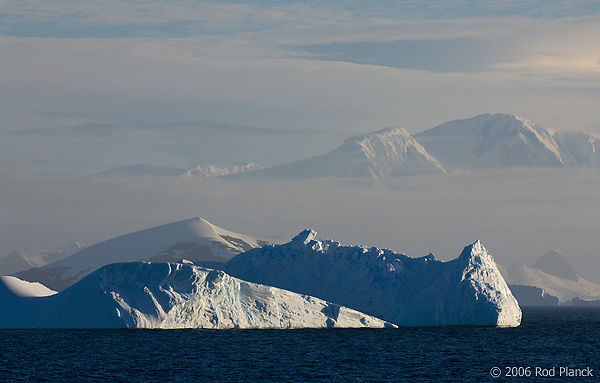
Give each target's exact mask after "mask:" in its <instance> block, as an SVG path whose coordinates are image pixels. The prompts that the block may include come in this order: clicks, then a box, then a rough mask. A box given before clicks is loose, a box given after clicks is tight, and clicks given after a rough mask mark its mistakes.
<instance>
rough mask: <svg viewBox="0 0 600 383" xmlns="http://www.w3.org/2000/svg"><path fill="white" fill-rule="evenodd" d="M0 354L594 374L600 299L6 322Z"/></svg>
mask: <svg viewBox="0 0 600 383" xmlns="http://www.w3.org/2000/svg"><path fill="white" fill-rule="evenodd" d="M0 357H1V359H0V382H144V383H146V382H496V381H497V382H509V381H510V382H513V381H514V382H521V381H522V382H540V381H569V382H581V381H592V382H595V381H600V308H564V307H563V308H539V309H533V308H529V309H524V312H523V323H522V325H521V326H520V327H518V328H492V327H468V326H464V327H429V328H400V329H321V330H310V329H302V330H222V331H218V330H141V329H132V330H2V331H0ZM567 368H570V370H568V369H567ZM552 374H554V377H552ZM575 374H576V375H579V376H569V375H575ZM590 374H591V375H592V376H588V377H584V376H581V375H590ZM492 375H499V377H494V376H492ZM544 375H546V376H544ZM561 375H562V376H561Z"/></svg>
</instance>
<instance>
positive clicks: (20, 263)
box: [0, 242, 86, 275]
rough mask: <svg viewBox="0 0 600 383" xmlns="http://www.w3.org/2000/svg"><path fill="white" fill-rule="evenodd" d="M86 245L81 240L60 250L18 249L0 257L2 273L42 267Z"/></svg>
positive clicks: (7, 273)
mask: <svg viewBox="0 0 600 383" xmlns="http://www.w3.org/2000/svg"><path fill="white" fill-rule="evenodd" d="M85 247H86V245H85V244H83V243H81V242H73V243H71V244H69V245H67V246H65V247H63V248H62V249H60V250H56V251H44V250H39V249H35V250H23V249H17V250H15V251H13V252H11V253H10V254H9V255H8V256H6V257H4V258H0V275H9V274H14V273H18V272H19V271H23V270H29V269H31V268H32V267H42V266H45V265H47V264H50V263H52V262H56V261H58V260H60V259H63V258H66V257H68V256H70V255H73V254H75V253H76V252H78V251H79V250H82V249H84V248H85Z"/></svg>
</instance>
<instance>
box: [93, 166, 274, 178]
mask: <svg viewBox="0 0 600 383" xmlns="http://www.w3.org/2000/svg"><path fill="white" fill-rule="evenodd" d="M261 169H263V167H262V166H260V165H259V164H255V163H253V162H249V163H236V164H231V165H199V166H195V167H193V168H169V167H164V166H154V165H147V164H137V165H127V166H122V167H119V168H115V169H109V170H105V171H103V172H100V173H96V174H94V175H92V177H104V178H111V177H203V178H209V177H220V176H225V175H230V174H236V173H244V172H252V171H255V170H261Z"/></svg>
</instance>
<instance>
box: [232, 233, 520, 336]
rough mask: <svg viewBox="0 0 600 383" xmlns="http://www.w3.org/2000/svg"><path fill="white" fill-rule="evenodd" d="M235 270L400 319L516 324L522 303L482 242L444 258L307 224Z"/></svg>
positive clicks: (237, 262) (246, 257)
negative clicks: (325, 236)
mask: <svg viewBox="0 0 600 383" xmlns="http://www.w3.org/2000/svg"><path fill="white" fill-rule="evenodd" d="M220 267H222V269H223V270H224V271H225V272H226V273H228V274H229V275H232V276H235V277H237V278H240V279H243V280H247V281H249V282H254V283H260V284H265V285H270V286H275V287H279V288H282V289H286V290H290V291H294V292H296V293H300V294H307V295H311V296H315V297H318V298H321V299H324V300H327V301H330V302H335V303H337V304H340V305H343V306H347V307H350V308H353V309H355V310H358V311H360V312H364V313H367V314H369V315H372V316H375V317H377V318H382V319H384V320H386V321H388V322H391V323H394V324H396V325H399V326H432V325H491V326H506V327H512V326H518V325H519V324H520V323H521V309H520V308H519V305H518V303H517V300H516V299H515V297H514V296H513V295H512V293H511V291H510V289H509V288H508V286H507V284H506V282H505V281H504V279H503V278H502V275H501V274H500V272H499V271H498V268H497V267H496V264H495V262H494V260H493V258H492V256H491V255H490V253H488V251H487V250H486V249H485V248H484V247H483V245H482V244H481V243H480V242H479V241H477V242H475V243H473V244H471V245H469V246H466V247H465V248H464V250H463V252H462V253H461V254H460V256H459V257H458V258H456V259H454V260H452V261H448V262H442V261H439V260H437V259H435V257H434V256H433V254H429V255H428V256H425V257H420V258H411V257H408V256H406V255H403V254H399V253H395V252H393V251H391V250H385V249H378V248H375V247H371V248H367V247H363V246H342V245H341V244H340V243H339V242H335V241H331V240H317V239H316V232H314V231H312V230H305V231H303V232H301V233H300V234H299V235H297V236H296V237H295V238H294V239H293V240H292V241H291V242H289V243H286V244H283V245H267V246H263V247H262V248H258V249H252V250H249V251H247V252H245V253H242V254H239V255H237V256H235V257H234V258H232V259H231V260H230V261H228V262H227V263H225V264H222V265H221V266H220Z"/></svg>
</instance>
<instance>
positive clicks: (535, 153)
mask: <svg viewBox="0 0 600 383" xmlns="http://www.w3.org/2000/svg"><path fill="white" fill-rule="evenodd" d="M415 138H416V139H417V140H418V142H419V143H420V144H421V145H423V146H424V147H425V149H427V151H428V152H429V153H431V154H432V155H433V156H435V157H436V158H437V159H438V160H439V161H440V162H441V163H442V164H443V165H444V167H445V168H446V169H449V170H454V169H465V168H467V169H468V168H499V167H513V166H522V167H569V166H586V167H597V166H599V165H600V138H598V137H595V136H592V135H589V134H584V133H569V132H558V131H554V130H549V129H545V128H543V127H541V126H540V125H538V124H535V123H534V122H532V121H529V120H526V119H524V118H521V117H517V116H514V115H510V114H494V115H491V114H482V115H480V116H477V117H473V118H469V119H466V120H457V121H450V122H447V123H444V124H442V125H439V126H436V127H435V128H432V129H429V130H426V131H424V132H421V133H418V134H415Z"/></svg>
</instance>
